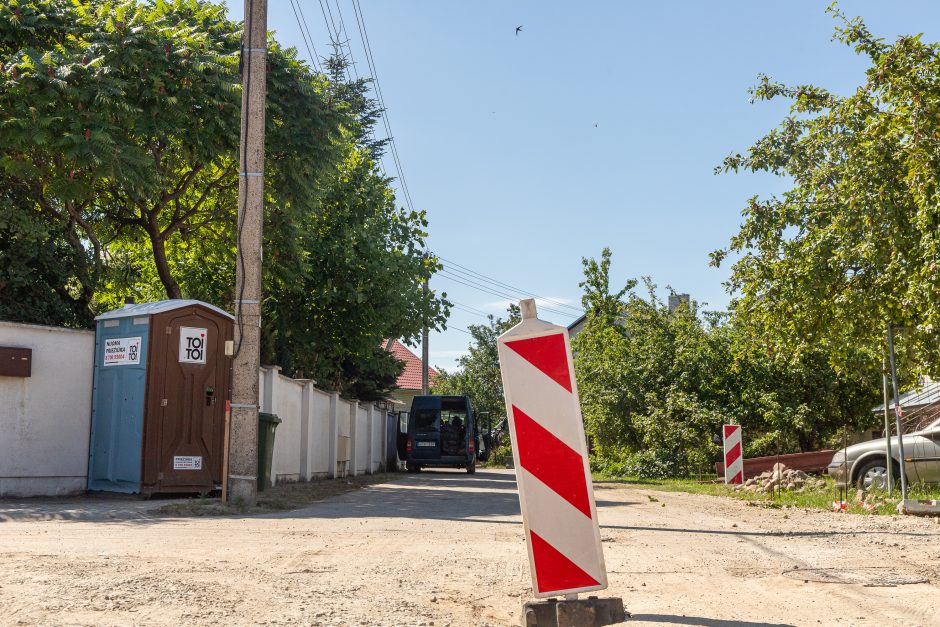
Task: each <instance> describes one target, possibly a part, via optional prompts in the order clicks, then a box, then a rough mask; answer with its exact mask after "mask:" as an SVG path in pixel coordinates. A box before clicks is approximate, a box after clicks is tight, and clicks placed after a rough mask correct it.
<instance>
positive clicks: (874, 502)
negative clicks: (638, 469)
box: [594, 473, 940, 515]
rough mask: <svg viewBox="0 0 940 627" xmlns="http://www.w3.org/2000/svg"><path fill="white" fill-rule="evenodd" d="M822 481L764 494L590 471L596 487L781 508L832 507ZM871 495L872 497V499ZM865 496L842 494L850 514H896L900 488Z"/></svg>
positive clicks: (929, 494)
mask: <svg viewBox="0 0 940 627" xmlns="http://www.w3.org/2000/svg"><path fill="white" fill-rule="evenodd" d="M823 478H824V479H825V481H826V486H825V487H824V488H819V489H816V490H806V491H803V492H798V491H787V490H783V491H781V492H778V493H776V494H764V493H759V492H748V491H747V490H736V489H734V488H732V487H729V486H726V485H725V484H724V483H721V482H718V481H696V480H695V479H635V478H630V477H612V476H610V475H604V474H601V473H595V474H594V483H595V485H596V486H597V487H600V488H604V487H608V488H618V487H634V488H644V489H647V490H660V491H663V492H686V493H688V494H707V495H709V496H723V497H729V498H735V499H740V500H743V501H747V502H748V504H750V505H755V506H759V507H768V508H775V509H782V508H784V507H787V508H789V507H794V508H796V507H802V508H807V509H822V510H832V509H833V502H834V501H835V500H836V499H837V496H838V495H837V494H836V492H835V490H834V486H833V482H832V479H831V478H830V477H827V476H824V477H823ZM908 492H909V494H908V497H909V498H911V499H938V500H940V486H933V485H932V486H925V485H923V484H916V485H912V486H910V487H909V490H908ZM872 497H874V498H872ZM872 497H869V499H868V505H869V506H870V507H866V506H865V503H861V502H858V501H857V500H856V490H855V489H851V490H849V492H848V494H847V495H846V496H845V497H844V498H845V500H846V501H847V502H848V509H847V510H846V511H847V512H848V513H850V514H863V515H872V514H882V515H884V514H897V513H898V510H897V505H898V503H899V502H900V500H901V490H900V488H898V489H897V490H895V492H894V494H893V495H892V496H891V498H888V495H887V493H886V492H876V493H874V494H873V495H872Z"/></svg>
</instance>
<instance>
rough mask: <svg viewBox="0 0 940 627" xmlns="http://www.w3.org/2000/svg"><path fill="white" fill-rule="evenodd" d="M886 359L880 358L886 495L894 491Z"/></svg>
mask: <svg viewBox="0 0 940 627" xmlns="http://www.w3.org/2000/svg"><path fill="white" fill-rule="evenodd" d="M887 361H888V360H887V359H885V358H884V357H882V358H881V388H882V390H883V392H884V394H883V396H884V401H885V403H884V404H885V455H886V457H885V463H886V465H887V468H886V470H887V472H888V486H887V487H888V496H891V494H892V493H893V492H894V477H893V476H892V475H893V474H894V470H893V469H892V467H891V466H892V463H893V462H892V457H891V422H890V419H889V418H888V363H887Z"/></svg>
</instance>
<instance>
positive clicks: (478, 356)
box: [432, 305, 521, 419]
mask: <svg viewBox="0 0 940 627" xmlns="http://www.w3.org/2000/svg"><path fill="white" fill-rule="evenodd" d="M520 320H521V315H520V311H519V307H518V305H511V306H510V307H509V311H508V317H507V318H505V319H503V318H496V317H493V316H489V320H488V323H487V324H471V325H469V326H468V327H467V330H468V331H469V332H470V336H471V341H470V345H469V347H468V349H467V354H466V355H462V356H461V357H460V358H458V359H457V365H458V369H457V370H456V371H454V372H446V371H442V372H441V376H440V377H438V378H437V380H436V381H435V382H434V386H433V389H432V391H433V393H434V394H466V395H468V396H469V397H470V402H471V405H472V406H473V409H474V411H475V412H477V413H479V412H489V415H490V417H491V418H493V419H495V418H496V417H497V416H504V415H505V414H506V403H505V401H504V399H503V380H502V377H501V376H500V371H499V355H498V354H497V352H496V339H497V338H498V337H499V336H500V335H502V334H503V333H504V332H505V331H507V330H508V329H509V328H511V327H513V326H515V325H516V324H518V323H519V321H520Z"/></svg>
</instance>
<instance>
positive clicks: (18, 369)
mask: <svg viewBox="0 0 940 627" xmlns="http://www.w3.org/2000/svg"><path fill="white" fill-rule="evenodd" d="M32 374H33V349H31V348H13V347H9V346H0V377H30V376H32Z"/></svg>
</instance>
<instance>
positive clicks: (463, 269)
mask: <svg viewBox="0 0 940 627" xmlns="http://www.w3.org/2000/svg"><path fill="white" fill-rule="evenodd" d="M434 254H435V256H437V258H438V259H440V260H441V261H444V262H446V263H447V264H449V265H450V266H454V267H453V268H451V272H453V273H455V274H462V275H469V278H470V279H477V280H481V281H483V282H485V283H490V284H492V285H494V286H496V287H497V288H499V289H505V290H510V291H512V292H518V293H520V294H522V295H524V296H526V297H530V298H537V299H539V300H541V301H543V302H546V303H551V304H553V305H556V306H558V307H564V308H565V309H570V310H572V311H575V312H577V313H578V315H580V314H582V313H584V310H583V309H581V308H580V307H575V306H573V305H569V304H567V303H563V302H561V301H560V300H556V299H554V298H546V297H544V296H538V295H537V294H533V293H532V292H529V291H528V290H524V289H522V288H520V287H514V286H512V285H509V284H508V283H504V282H502V281H499V280H497V279H494V278H493V277H490V276H487V275H485V274H483V273H482V272H477V271H476V270H471V269H470V268H468V267H466V266H462V265H460V264H459V263H457V262H455V261H451V260H449V259H445V258H444V257H441V256H440V255H438V254H437V253H434ZM458 268H459V269H458Z"/></svg>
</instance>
